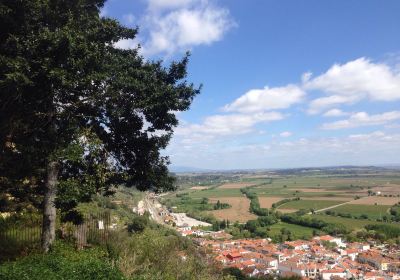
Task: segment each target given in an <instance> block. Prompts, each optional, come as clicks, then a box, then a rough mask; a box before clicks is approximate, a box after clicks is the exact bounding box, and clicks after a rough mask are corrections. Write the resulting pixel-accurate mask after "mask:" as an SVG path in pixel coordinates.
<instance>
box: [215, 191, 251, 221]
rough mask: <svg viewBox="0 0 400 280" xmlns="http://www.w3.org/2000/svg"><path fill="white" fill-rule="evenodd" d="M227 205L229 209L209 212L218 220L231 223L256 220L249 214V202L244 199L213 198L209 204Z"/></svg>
mask: <svg viewBox="0 0 400 280" xmlns="http://www.w3.org/2000/svg"><path fill="white" fill-rule="evenodd" d="M218 200H219V201H220V202H221V203H228V204H229V205H231V206H232V207H231V208H228V209H221V210H214V211H209V213H211V214H213V215H214V216H215V217H216V218H217V219H219V220H229V221H231V222H235V221H239V222H247V221H248V220H254V219H256V218H257V216H256V215H254V214H252V213H250V212H249V208H250V200H248V199H247V198H246V197H218V198H217V197H215V198H210V202H212V203H216V202H217V201H218Z"/></svg>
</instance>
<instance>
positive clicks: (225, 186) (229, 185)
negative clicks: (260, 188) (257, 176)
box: [218, 182, 254, 189]
mask: <svg viewBox="0 0 400 280" xmlns="http://www.w3.org/2000/svg"><path fill="white" fill-rule="evenodd" d="M252 185H254V183H252V182H237V183H227V184H223V185H221V186H219V187H218V189H241V188H244V187H249V186H252Z"/></svg>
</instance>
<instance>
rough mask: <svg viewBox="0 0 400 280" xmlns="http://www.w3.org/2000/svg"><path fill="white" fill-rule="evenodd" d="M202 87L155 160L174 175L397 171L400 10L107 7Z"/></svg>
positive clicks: (301, 4)
mask: <svg viewBox="0 0 400 280" xmlns="http://www.w3.org/2000/svg"><path fill="white" fill-rule="evenodd" d="M102 13H103V15H104V16H108V17H114V18H117V19H119V20H120V21H121V22H122V23H124V24H125V25H128V26H139V29H140V33H139V35H138V38H137V39H136V40H134V41H121V42H118V43H117V44H116V45H117V46H118V47H120V48H132V47H135V46H136V45H137V44H138V43H140V44H141V46H142V48H141V52H142V55H143V56H144V57H146V58H148V59H160V58H161V59H164V60H165V61H166V63H167V62H168V61H171V60H172V59H178V58H180V57H181V56H182V55H183V54H184V53H185V51H187V50H190V51H191V53H192V56H191V60H190V65H189V77H188V80H189V81H191V82H194V83H195V84H197V85H199V84H203V90H202V93H201V95H199V96H198V97H196V99H195V101H194V103H193V105H192V107H191V109H190V110H189V111H187V112H182V113H179V114H178V117H179V119H180V126H179V127H178V128H177V129H176V131H175V135H174V137H173V140H172V141H171V144H170V146H169V147H168V148H167V149H166V151H164V153H165V154H166V155H169V156H170V158H171V161H172V164H173V165H175V166H192V167H199V168H207V169H241V168H243V169H245V168H246V169H247V168H249V169H250V168H282V167H301V166H327V165H347V164H354V165H370V164H393V163H400V160H399V158H400V106H399V105H400V36H399V35H398V34H399V33H398V32H399V28H400V17H399V16H398V14H399V13H400V1H388V0H386V1H381V0H376V1H368V0H362V1H361V0H359V1H353V0H342V1H311V0H308V1H286V0H275V1H268V0H252V1H239V0H236V1H233V0H230V1H229V0H225V1H223V0H221V1H212V0H136V1H134V0H109V1H108V2H107V4H106V6H105V7H104V9H103V11H102Z"/></svg>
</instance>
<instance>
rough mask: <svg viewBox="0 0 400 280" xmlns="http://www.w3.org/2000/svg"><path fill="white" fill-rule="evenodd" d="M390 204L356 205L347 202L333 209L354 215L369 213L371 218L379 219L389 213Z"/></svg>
mask: <svg viewBox="0 0 400 280" xmlns="http://www.w3.org/2000/svg"><path fill="white" fill-rule="evenodd" d="M389 208H390V206H389V205H356V204H346V205H342V206H339V207H336V208H333V209H332V211H335V212H336V213H349V214H351V215H353V216H360V215H362V214H366V215H368V218H369V219H379V218H382V217H383V216H386V215H388V212H387V211H388V209H389Z"/></svg>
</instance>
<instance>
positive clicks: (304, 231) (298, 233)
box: [268, 222, 314, 239]
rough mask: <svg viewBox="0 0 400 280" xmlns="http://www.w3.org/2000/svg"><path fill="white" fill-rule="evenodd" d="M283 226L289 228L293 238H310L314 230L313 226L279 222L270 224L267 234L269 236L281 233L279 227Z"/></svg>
mask: <svg viewBox="0 0 400 280" xmlns="http://www.w3.org/2000/svg"><path fill="white" fill-rule="evenodd" d="M283 228H284V229H287V230H290V232H291V233H292V237H293V238H294V239H310V238H311V237H312V233H313V231H314V229H313V228H309V227H303V226H299V225H293V224H287V223H284V222H279V223H277V224H274V225H272V226H270V231H269V232H268V235H269V236H271V237H274V236H277V235H279V234H281V229H283Z"/></svg>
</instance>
